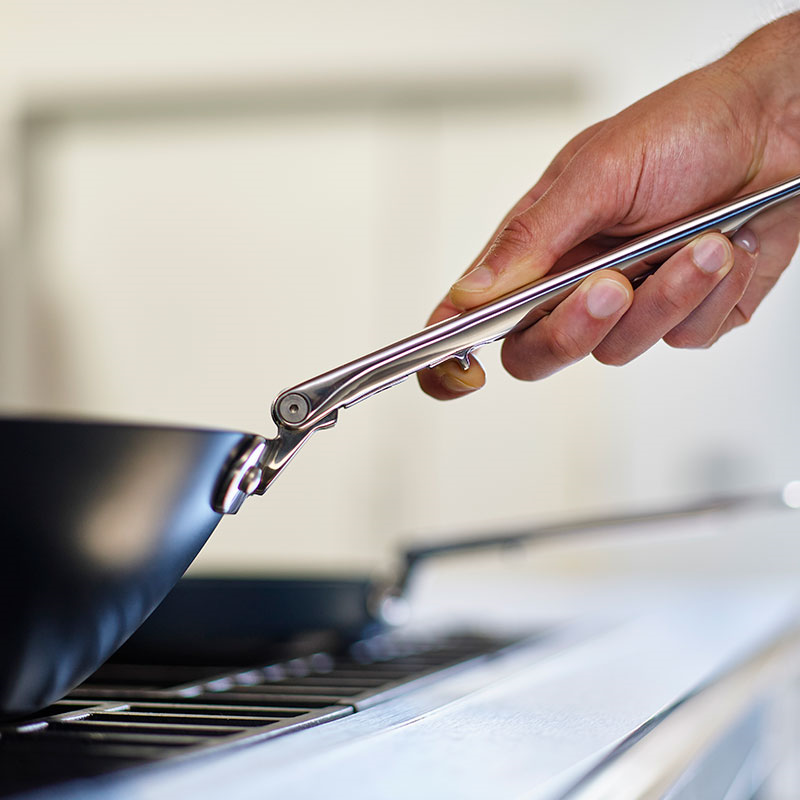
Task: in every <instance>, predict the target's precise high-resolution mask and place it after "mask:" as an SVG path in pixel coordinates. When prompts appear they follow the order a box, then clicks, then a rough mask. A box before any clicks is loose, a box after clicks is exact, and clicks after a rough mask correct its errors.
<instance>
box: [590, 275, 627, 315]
mask: <svg viewBox="0 0 800 800" xmlns="http://www.w3.org/2000/svg"><path fill="white" fill-rule="evenodd" d="M627 302H628V293H627V292H626V291H625V288H624V287H623V286H620V285H619V284H618V283H617V282H616V281H614V280H611V278H601V279H600V280H599V281H596V282H595V283H594V284H593V285H592V286H591V287H590V288H589V293H588V295H587V297H586V308H587V309H588V311H589V313H590V314H591V315H592V316H593V317H594V318H595V319H608V318H609V317H611V316H613V315H614V314H616V313H617V312H618V311H619V310H620V309H621V308H622V307H623V306H624V305H625V304H626V303H627Z"/></svg>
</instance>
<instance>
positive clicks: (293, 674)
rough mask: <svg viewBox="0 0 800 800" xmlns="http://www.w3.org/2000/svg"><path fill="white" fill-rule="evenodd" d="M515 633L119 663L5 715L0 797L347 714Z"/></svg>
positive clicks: (494, 647) (498, 646) (484, 652)
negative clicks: (275, 657)
mask: <svg viewBox="0 0 800 800" xmlns="http://www.w3.org/2000/svg"><path fill="white" fill-rule="evenodd" d="M510 644H511V642H510V641H508V640H503V639H494V638H489V637H483V636H458V637H446V638H442V639H438V640H433V639H429V640H416V641H409V640H399V639H393V638H391V637H390V638H386V637H379V638H376V639H374V640H369V641H365V642H361V643H358V644H357V645H356V646H354V647H353V649H352V651H351V653H350V654H347V655H343V656H339V657H335V656H332V655H329V654H325V653H315V654H312V655H309V656H306V657H302V658H296V659H293V660H291V661H288V662H285V663H279V664H268V665H265V666H255V667H253V666H248V665H245V666H243V667H235V668H230V667H228V668H223V667H219V666H206V667H203V666H196V665H191V666H181V665H177V666H176V665H166V666H160V665H154V664H145V665H130V664H114V663H111V664H107V665H105V666H104V667H102V668H101V669H100V670H99V671H98V672H97V673H96V674H95V675H93V676H92V677H91V678H90V679H89V680H87V681H86V682H85V683H84V684H82V685H81V686H79V687H78V688H77V689H75V690H74V691H73V692H72V693H71V694H70V695H69V696H68V697H67V698H65V699H64V700H61V701H59V702H57V703H55V704H53V705H52V706H50V707H49V708H47V709H45V710H44V711H43V712H41V713H40V714H38V715H33V716H31V717H28V718H26V719H24V720H19V721H17V722H16V723H14V724H5V725H0V796H4V795H8V794H10V793H12V792H19V791H23V790H24V791H28V790H30V789H35V788H38V787H42V786H45V785H48V784H53V783H59V782H61V781H64V780H69V779H73V778H76V777H79V778H87V777H91V776H95V775H102V774H105V773H108V772H112V771H114V770H117V769H122V768H129V767H131V766H133V765H137V764H138V765H144V764H146V763H150V762H156V761H163V760H164V759H169V758H171V757H176V756H178V755H180V756H192V755H195V754H197V755H199V754H201V753H207V752H209V750H218V749H219V748H221V747H227V746H239V745H242V744H247V743H250V742H256V741H264V740H266V739H268V738H271V737H274V736H282V735H285V734H287V733H290V732H292V731H298V730H302V729H304V728H307V727H311V726H314V725H319V724H322V723H324V722H327V721H330V720H334V719H340V718H342V717H345V716H348V715H350V714H353V713H357V712H358V711H359V710H361V709H363V708H367V707H369V706H371V705H375V704H377V703H381V702H385V701H386V700H388V699H390V698H391V697H395V696H397V694H399V693H401V692H405V691H409V690H410V689H411V688H413V687H416V686H420V685H422V684H425V683H427V682H429V681H432V680H435V679H437V677H438V676H439V675H440V674H443V673H444V672H447V671H449V670H451V669H453V668H458V667H460V666H464V665H466V664H467V663H470V662H474V661H475V660H476V659H480V658H485V657H487V656H489V655H491V654H493V653H497V652H499V651H500V650H502V649H503V648H506V647H508V646H509V645H510Z"/></svg>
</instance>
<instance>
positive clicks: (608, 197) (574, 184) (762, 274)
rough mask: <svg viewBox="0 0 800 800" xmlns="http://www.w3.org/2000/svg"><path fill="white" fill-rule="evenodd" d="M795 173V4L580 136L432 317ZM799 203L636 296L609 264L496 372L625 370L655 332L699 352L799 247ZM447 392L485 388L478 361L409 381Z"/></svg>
mask: <svg viewBox="0 0 800 800" xmlns="http://www.w3.org/2000/svg"><path fill="white" fill-rule="evenodd" d="M798 173H800V13H795V14H791V15H789V16H787V17H784V18H782V19H780V20H778V21H776V22H774V23H772V24H771V25H768V26H766V27H764V28H762V29H760V30H759V31H757V32H756V33H755V34H753V35H752V36H750V37H749V38H748V39H746V40H745V41H744V42H742V43H741V44H740V45H739V46H738V47H736V48H735V49H734V50H733V51H731V52H730V53H729V54H728V55H726V56H724V57H723V58H722V59H720V60H719V61H716V62H714V63H712V64H710V65H708V66H707V67H704V68H702V69H700V70H697V71H696V72H693V73H690V74H689V75H686V76H684V77H682V78H680V79H679V80H677V81H675V82H674V83H671V84H669V85H668V86H665V87H664V88H663V89H660V90H659V91H657V92H655V93H653V94H651V95H649V96H647V97H645V98H644V99H642V100H640V101H639V102H637V103H635V104H634V105H632V106H630V107H629V108H626V109H625V110H623V111H622V112H620V113H619V114H617V115H616V116H614V117H611V118H609V119H607V120H604V121H602V122H599V123H597V124H596V125H593V126H591V127H590V128H587V129H586V130H585V131H583V132H582V133H580V134H578V135H577V136H576V137H575V138H574V139H572V140H571V141H570V142H569V143H567V145H566V146H565V147H564V148H563V149H562V150H561V152H559V153H558V155H557V156H556V157H555V159H554V160H553V162H552V163H551V164H550V166H549V167H548V168H547V170H546V171H545V173H544V175H542V177H541V178H540V179H539V181H538V182H537V183H536V184H535V185H534V186H533V188H531V189H530V191H528V192H527V193H526V194H525V195H524V196H523V197H522V198H521V199H520V200H519V202H517V203H516V205H514V207H513V208H512V209H511V211H509V213H508V214H507V215H506V217H505V218H504V220H503V221H502V223H501V224H500V226H499V227H498V228H497V230H496V231H495V233H494V234H493V236H492V238H491V239H490V240H489V242H488V243H487V245H486V246H485V247H484V249H483V251H482V252H481V253H480V254H479V255H478V257H477V258H476V259H475V261H474V262H473V263H472V264H471V265H470V267H469V268H468V269H467V271H466V273H465V276H468V277H464V278H462V279H460V280H459V281H458V282H456V284H454V286H453V287H452V288H451V289H450V292H449V293H448V295H447V297H446V298H445V299H444V300H442V302H441V303H440V304H439V305H438V306H437V308H436V309H435V311H434V312H433V314H432V315H431V317H430V319H429V322H430V323H433V322H438V321H439V320H442V319H446V318H447V317H450V316H453V315H454V314H457V313H460V312H462V311H466V310H469V309H471V308H474V307H475V306H478V305H481V304H483V303H486V302H488V301H490V300H493V299H495V298H497V297H500V296H501V295H503V294H506V293H507V292H509V291H512V290H514V289H517V288H520V287H522V286H524V285H526V284H528V283H530V282H531V281H534V280H536V279H538V278H541V277H542V276H544V275H546V274H547V273H549V272H550V271H558V270H559V269H563V268H564V267H565V266H569V265H571V264H575V263H577V262H578V261H581V260H583V259H585V258H587V257H589V256H592V255H595V254H596V253H599V252H603V251H604V250H607V249H609V248H610V247H613V246H614V245H615V244H619V243H620V242H621V241H624V240H625V239H627V238H630V237H632V236H636V235H639V234H642V233H645V232H648V231H650V230H653V229H654V228H657V227H659V226H661V225H664V224H666V223H669V222H672V221H674V220H677V219H680V218H682V217H684V216H687V215H689V214H691V213H694V212H697V211H700V210H703V209H705V208H709V207H711V206H713V205H716V204H717V203H720V202H724V201H726V200H730V199H733V198H735V197H738V196H740V195H744V194H749V193H750V192H753V191H756V190H758V189H762V188H765V187H767V186H770V185H771V184H774V183H778V182H779V181H781V180H785V179H787V178H789V177H792V176H793V175H796V174H798ZM799 235H800V202H798V201H793V202H790V203H784V204H783V205H781V206H780V207H778V208H777V209H774V210H772V211H770V212H767V213H765V214H761V215H759V216H758V217H757V218H755V219H754V220H753V221H752V222H750V223H749V224H748V225H747V227H746V228H744V229H742V230H740V231H739V232H738V233H737V234H736V235H735V236H734V237H733V238H732V240H730V241H729V240H728V239H727V238H726V237H724V236H722V235H720V234H706V235H704V236H702V237H700V238H699V239H697V240H695V241H694V242H692V243H690V244H689V245H687V246H686V247H684V248H683V249H682V250H680V251H678V252H677V253H676V254H674V255H673V256H672V257H671V258H670V259H669V260H668V261H666V262H665V263H664V264H663V265H662V266H661V267H660V268H659V269H658V271H657V272H656V273H655V274H654V275H652V276H651V277H649V278H648V279H647V280H646V281H645V282H644V283H643V284H642V285H640V286H639V287H637V289H636V291H634V290H633V288H632V287H631V285H630V283H629V282H628V281H627V279H625V278H624V277H623V276H622V275H620V274H619V273H617V272H614V271H611V270H604V271H602V272H598V273H596V274H595V275H592V276H591V277H589V278H587V279H586V280H585V281H584V282H583V283H582V284H581V285H580V286H579V287H578V289H576V290H575V291H574V292H573V293H572V294H571V295H570V296H569V297H568V298H567V299H566V300H564V301H563V302H562V303H561V304H560V305H559V306H558V307H557V308H556V309H555V310H554V311H553V312H552V313H551V314H550V315H549V316H548V317H545V318H544V319H543V320H541V321H540V322H539V323H537V324H536V325H533V326H532V327H530V328H527V329H526V330H524V331H521V332H518V333H516V334H514V335H511V336H509V337H507V338H506V339H505V341H504V342H503V348H502V360H503V365H504V366H505V368H506V369H507V370H508V372H509V373H510V374H511V375H513V376H514V377H516V378H519V379H522V380H538V379H540V378H544V377H547V376H548V375H551V374H553V373H554V372H556V371H557V370H559V369H562V368H563V367H565V366H568V365H569V364H572V363H574V362H576V361H578V360H580V359H582V358H584V357H585V356H587V355H589V354H590V353H591V354H592V355H594V357H595V358H597V359H598V360H599V361H601V362H602V363H604V364H611V365H622V364H626V363H628V362H629V361H631V360H632V359H634V358H636V357H637V356H639V355H641V354H642V353H643V352H645V351H646V350H647V349H648V348H650V347H651V346H652V345H653V344H655V343H656V342H657V341H659V340H660V339H663V340H664V341H665V342H666V343H667V344H668V345H670V346H672V347H678V348H698V347H709V346H710V345H712V344H713V343H714V342H716V341H717V340H718V339H719V337H720V336H722V335H723V334H724V333H726V332H727V331H729V330H731V329H732V328H734V327H736V326H739V325H742V324H743V323H745V322H747V321H748V320H749V319H750V318H751V317H752V315H753V312H754V311H755V309H756V308H757V307H758V305H759V303H760V302H761V300H763V298H764V297H765V296H766V294H767V293H768V292H769V291H770V289H771V288H772V287H773V286H774V285H775V283H776V281H777V280H778V278H779V277H780V275H781V273H782V272H783V270H784V269H785V268H786V266H787V265H788V264H789V262H790V260H791V258H792V256H793V254H794V252H795V250H796V249H797V246H798V236H799ZM419 380H420V384H421V386H422V388H423V390H424V391H426V392H427V393H428V394H430V395H432V396H433V397H436V398H438V399H441V400H449V399H453V398H455V397H460V396H463V395H465V394H468V393H470V392H472V391H474V390H475V389H478V388H480V387H481V386H482V385H483V384H484V381H485V374H484V372H483V369H482V368H481V366H480V364H479V363H478V362H477V360H476V359H474V358H472V359H471V365H470V367H469V368H468V369H466V370H464V369H462V367H461V366H460V365H459V364H458V363H457V362H455V361H448V362H446V363H444V364H441V365H439V366H438V367H435V368H433V369H428V370H423V372H422V373H420V375H419Z"/></svg>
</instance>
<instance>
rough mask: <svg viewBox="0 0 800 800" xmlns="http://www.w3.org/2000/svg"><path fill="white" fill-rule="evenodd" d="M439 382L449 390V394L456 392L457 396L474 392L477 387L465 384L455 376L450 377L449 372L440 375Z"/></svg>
mask: <svg viewBox="0 0 800 800" xmlns="http://www.w3.org/2000/svg"><path fill="white" fill-rule="evenodd" d="M439 382H440V383H441V384H442V386H444V388H445V389H447V391H448V392H455V393H456V394H466V393H467V392H474V391H475V389H476V388H477V387H475V386H470V385H469V384H468V383H464V382H463V381H460V380H459V379H458V378H456V377H455V376H454V375H450V374H449V373H447V372H442V373H441V374H440V375H439Z"/></svg>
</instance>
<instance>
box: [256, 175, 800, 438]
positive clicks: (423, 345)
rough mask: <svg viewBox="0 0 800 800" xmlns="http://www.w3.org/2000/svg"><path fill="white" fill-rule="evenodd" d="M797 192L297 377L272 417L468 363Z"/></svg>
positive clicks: (279, 419)
mask: <svg viewBox="0 0 800 800" xmlns="http://www.w3.org/2000/svg"><path fill="white" fill-rule="evenodd" d="M798 196H800V176H796V177H794V178H792V179H790V180H787V181H784V182H783V183H779V184H777V185H775V186H772V187H770V188H769V189H764V190H762V191H760V192H755V193H753V194H750V195H748V196H746V197H741V198H739V199H738V200H734V201H733V202H730V203H725V204H723V205H720V206H717V207H715V208H713V209H710V210H708V211H704V212H701V213H699V214H695V215H693V216H691V217H687V218H686V219H683V220H680V221H679V222H676V223H673V224H671V225H667V226H665V227H663V228H660V229H658V230H657V231H653V232H652V233H649V234H646V235H644V236H641V237H639V238H637V239H634V240H632V241H629V242H627V243H626V244H624V245H622V246H621V247H619V248H616V249H615V250H612V251H610V252H608V253H605V254H603V255H600V256H597V257H595V258H591V259H589V260H587V261H584V262H582V263H581V264H578V265H577V266H575V267H572V268H571V269H569V270H567V271H566V272H563V273H561V274H558V275H552V276H547V277H545V278H543V279H541V280H539V281H536V282H535V283H531V284H529V285H528V286H526V287H524V288H522V289H518V290H517V291H514V292H511V293H509V294H507V295H504V296H503V297H501V298H499V299H497V300H493V301H492V302H490V303H486V304H485V305H482V306H479V307H478V308H474V309H472V310H471V311H468V312H466V313H464V314H460V315H459V316H456V317H452V318H450V319H448V320H445V321H443V322H439V323H437V324H435V325H431V326H430V327H428V328H425V329H423V330H422V331H420V332H419V333H417V334H414V335H413V336H409V337H407V338H405V339H402V340H400V341H398V342H395V343H394V344H391V345H389V346H387V347H384V348H382V349H380V350H376V351H375V352H374V353H370V354H369V355H366V356H363V357H362V358H359V359H356V360H355V361H351V362H350V363H348V364H344V365H343V366H341V367H338V368H336V369H333V370H330V371H329V372H325V373H323V374H322V375H319V376H317V377H316V378H312V379H311V380H308V381H306V382H305V383H301V384H298V385H297V386H295V387H293V388H291V389H288V390H287V391H285V392H283V393H281V394H280V395H279V396H278V398H277V399H276V400H275V402H274V403H273V406H272V415H273V418H274V419H275V421H276V423H278V425H279V426H282V427H283V428H285V429H289V430H295V431H310V430H314V429H315V428H317V427H319V426H320V424H322V423H323V422H325V421H328V424H329V423H330V419H331V417H332V415H335V413H336V412H337V411H338V409H340V408H346V407H347V406H351V405H353V404H354V403H357V402H359V401H361V400H364V399H366V398H367V397H370V396H372V395H373V394H376V393H377V392H380V391H382V390H383V389H388V388H389V387H390V386H394V385H395V384H397V383H399V382H401V381H403V380H405V379H406V378H407V377H409V375H412V374H414V373H415V372H418V371H419V370H421V369H423V368H425V367H432V366H435V365H436V364H440V363H442V362H443V361H447V360H448V359H450V358H456V359H458V360H459V361H461V363H462V364H464V365H465V366H466V365H467V363H468V361H467V359H468V356H469V354H470V353H471V352H472V351H473V350H475V349H476V348H478V347H481V346H483V345H485V344H489V343H490V342H493V341H496V340H497V339H502V338H503V337H504V336H506V335H508V334H509V333H510V332H511V331H513V330H515V329H516V328H518V327H519V328H524V327H528V326H530V325H532V324H534V323H535V322H536V321H537V320H539V319H540V318H541V317H543V316H544V315H545V314H548V313H549V312H550V311H552V309H553V308H555V306H556V305H558V303H560V302H561V301H562V300H563V299H564V298H565V297H567V295H569V294H570V293H571V292H572V291H573V290H574V289H575V288H576V287H577V285H578V284H579V283H580V282H581V281H582V280H583V279H584V278H586V277H588V276H589V275H591V274H592V273H594V272H597V271H598V270H601V269H616V270H618V271H619V272H621V273H622V274H623V275H625V276H626V277H627V278H628V279H630V280H632V281H635V280H637V279H641V278H643V277H644V276H646V275H648V274H650V273H652V272H654V271H655V270H656V269H658V267H659V265H660V264H661V263H663V262H664V261H665V260H666V259H667V258H668V257H669V256H670V255H671V254H672V253H673V252H675V251H676V250H678V249H679V248H680V247H682V246H683V245H685V244H687V243H688V242H690V241H691V240H692V239H695V238H696V237H697V236H699V235H701V234H703V233H707V232H709V231H718V232H720V233H724V234H732V233H734V232H735V231H737V230H738V229H739V228H740V227H742V225H744V224H745V223H746V222H748V221H749V220H750V219H752V218H753V217H754V216H756V215H757V214H759V213H761V212H762V211H766V210H767V209H769V208H772V207H774V206H776V205H778V204H780V203H783V202H785V201H786V200H790V199H792V198H794V197H798Z"/></svg>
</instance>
